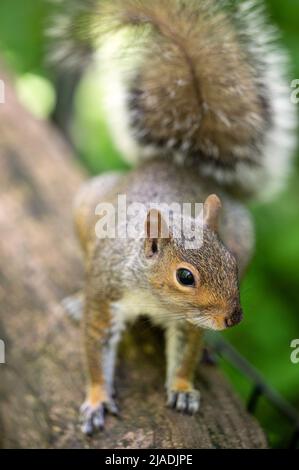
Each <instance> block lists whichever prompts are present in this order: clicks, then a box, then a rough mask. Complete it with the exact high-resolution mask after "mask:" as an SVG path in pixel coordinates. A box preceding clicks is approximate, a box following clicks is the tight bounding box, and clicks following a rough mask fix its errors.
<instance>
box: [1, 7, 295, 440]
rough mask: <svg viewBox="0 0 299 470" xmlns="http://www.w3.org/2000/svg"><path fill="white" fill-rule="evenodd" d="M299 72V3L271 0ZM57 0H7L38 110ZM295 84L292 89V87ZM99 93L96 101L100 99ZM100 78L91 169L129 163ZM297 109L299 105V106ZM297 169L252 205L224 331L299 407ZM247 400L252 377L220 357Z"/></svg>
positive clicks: (274, 433) (44, 99) (86, 114)
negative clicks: (244, 271) (236, 307)
mask: <svg viewBox="0 0 299 470" xmlns="http://www.w3.org/2000/svg"><path fill="white" fill-rule="evenodd" d="M267 4H268V7H269V12H270V14H271V16H272V18H273V21H274V22H276V23H278V24H279V25H280V27H281V30H282V34H283V41H284V42H285V44H286V46H287V47H288V49H289V50H290V52H291V54H292V58H293V65H294V69H293V72H292V75H291V76H290V83H291V81H292V80H293V79H295V78H299V2H296V1H294V0H284V1H283V2H282V1H281V0H268V1H267ZM51 9H52V6H50V5H49V3H48V2H47V1H46V0H1V2H0V53H1V56H2V57H4V59H5V61H6V63H8V65H9V66H10V68H11V69H12V70H13V71H14V72H15V75H16V86H17V89H18V92H19V96H20V98H21V99H22V101H23V102H24V103H25V104H26V105H27V106H28V107H29V108H30V109H31V110H32V111H33V112H34V113H35V114H36V115H37V116H38V117H41V118H47V117H49V116H50V114H51V112H52V110H53V108H54V105H55V99H56V98H55V88H54V86H53V80H52V77H51V73H50V72H49V70H48V69H47V68H46V67H45V66H44V56H45V51H46V47H45V46H46V44H45V40H44V34H43V30H44V24H45V23H46V22H47V19H48V17H49V14H50V12H51ZM290 90H291V89H290ZM96 97H97V101H95V99H96ZM100 101H101V97H98V91H97V89H96V84H95V77H94V76H92V75H87V76H86V77H85V78H84V80H83V81H82V83H81V85H80V87H79V89H78V92H77V94H76V101H75V122H74V126H73V135H74V138H75V141H76V145H77V149H78V155H79V157H80V159H81V161H82V162H83V164H84V165H85V166H86V167H87V168H88V170H89V171H90V172H91V173H96V172H99V171H103V170H106V169H109V168H119V167H124V166H125V165H124V163H123V162H122V159H121V156H120V155H119V154H118V152H117V150H116V149H115V148H114V146H113V143H112V142H111V139H110V137H109V133H108V130H107V127H106V123H105V117H104V116H103V113H102V112H101V111H100V109H101V103H100ZM298 108H299V105H298ZM298 182H299V179H298V158H297V161H296V169H294V174H293V177H292V179H291V181H290V183H289V185H288V188H287V189H286V191H285V192H284V193H283V194H282V195H280V197H279V198H278V199H277V200H276V201H274V202H273V203H271V204H268V205H259V206H253V207H252V211H253V214H254V217H255V221H256V232H257V252H256V253H257V254H256V256H255V259H254V261H253V263H252V265H251V268H250V270H249V272H248V275H247V277H246V280H245V282H244V283H243V288H242V297H243V305H244V310H245V313H246V316H245V320H244V322H243V323H242V325H240V326H239V327H237V328H235V329H232V330H231V331H229V332H228V333H225V336H226V337H228V338H229V339H230V341H231V342H232V343H233V344H234V346H235V347H236V348H237V349H238V350H239V351H240V352H241V353H242V354H243V355H244V356H245V357H246V358H247V359H248V360H249V361H250V362H251V363H252V364H254V365H255V366H256V367H257V368H258V369H259V370H260V371H261V372H262V373H263V375H264V376H265V378H266V380H267V381H268V383H269V384H271V385H272V386H273V387H275V388H276V389H277V390H278V391H279V392H280V393H281V394H282V395H283V396H284V397H285V398H286V399H287V400H289V401H290V402H291V403H292V404H293V405H294V406H295V407H297V409H298V410H299V393H298V390H299V364H298V365H294V364H292V363H291V360H290V354H291V348H290V344H291V341H292V340H293V339H295V338H299V312H298V305H299V204H298V202H299V185H298ZM221 365H222V367H223V369H224V370H225V372H226V373H227V374H228V375H229V377H230V379H231V380H232V382H233V384H234V386H235V388H236V390H237V391H238V392H239V393H240V394H241V395H242V397H243V398H244V400H246V399H247V397H248V396H249V393H250V390H251V387H250V384H249V382H248V381H247V380H246V379H244V377H242V376H241V375H240V374H239V373H238V372H236V371H235V370H234V369H233V368H232V367H230V366H228V365H227V364H226V363H224V362H223V363H221ZM257 416H258V418H259V420H260V422H261V424H262V426H263V427H264V429H265V430H266V431H267V434H268V436H269V439H270V442H271V444H272V445H273V446H276V447H277V446H282V445H285V444H286V442H287V439H288V438H289V437H290V434H291V432H292V428H291V427H290V426H289V424H288V422H287V421H286V420H285V419H283V418H282V417H281V415H280V414H279V413H277V412H276V411H275V410H274V409H273V407H271V406H269V405H268V404H267V403H266V402H265V401H264V400H262V401H261V403H260V405H259V407H258V410H257Z"/></svg>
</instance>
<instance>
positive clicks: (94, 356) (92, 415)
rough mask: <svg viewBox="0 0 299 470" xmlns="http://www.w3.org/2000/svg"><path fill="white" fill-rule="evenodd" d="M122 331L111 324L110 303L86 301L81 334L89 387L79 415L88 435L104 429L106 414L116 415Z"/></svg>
mask: <svg viewBox="0 0 299 470" xmlns="http://www.w3.org/2000/svg"><path fill="white" fill-rule="evenodd" d="M121 330H122V328H121V326H120V325H118V324H117V322H113V315H112V313H111V310H110V306H109V304H107V303H103V304H100V303H99V302H98V301H94V302H91V301H90V300H88V301H87V302H86V307H85V313H84V320H83V335H84V346H85V354H86V362H87V373H88V379H89V384H88V390H87V397H86V401H85V402H84V403H83V405H82V407H81V415H82V421H83V424H82V431H83V432H84V433H85V434H88V435H90V434H92V433H93V432H94V431H96V430H98V429H103V428H104V415H105V411H108V412H110V413H112V414H114V415H116V414H118V409H117V406H116V404H115V402H114V400H113V394H114V388H113V387H114V383H113V382H114V369H115V360H116V354H117V345H118V343H119V340H120V336H121Z"/></svg>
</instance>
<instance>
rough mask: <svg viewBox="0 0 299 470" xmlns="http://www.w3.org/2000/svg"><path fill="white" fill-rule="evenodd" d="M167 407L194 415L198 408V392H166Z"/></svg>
mask: <svg viewBox="0 0 299 470" xmlns="http://www.w3.org/2000/svg"><path fill="white" fill-rule="evenodd" d="M167 406H169V407H170V408H173V409H175V410H177V411H181V412H183V413H187V414H190V415H194V414H195V413H197V412H198V410H199V407H200V392H199V391H198V390H194V389H192V390H189V391H180V390H170V391H169V392H168V398H167Z"/></svg>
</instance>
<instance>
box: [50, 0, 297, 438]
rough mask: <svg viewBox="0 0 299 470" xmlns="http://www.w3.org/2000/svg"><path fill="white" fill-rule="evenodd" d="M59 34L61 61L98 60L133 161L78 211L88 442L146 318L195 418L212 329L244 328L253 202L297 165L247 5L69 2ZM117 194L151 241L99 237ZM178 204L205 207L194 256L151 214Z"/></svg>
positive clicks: (254, 11) (278, 69) (258, 8)
mask: <svg viewBox="0 0 299 470" xmlns="http://www.w3.org/2000/svg"><path fill="white" fill-rule="evenodd" d="M55 34H57V35H58V36H59V37H63V38H64V43H63V47H60V48H59V51H58V53H59V54H61V53H63V55H64V57H66V59H67V58H72V62H73V63H76V64H79V65H82V66H85V65H86V63H87V62H88V61H89V60H90V58H91V57H93V58H94V63H98V64H99V69H97V70H98V71H99V75H98V76H99V82H101V86H102V87H104V90H105V94H106V96H107V104H108V106H109V121H110V124H111V130H112V135H113V138H114V140H115V142H116V143H117V144H118V145H119V147H120V150H121V151H122V153H123V155H124V157H127V158H128V159H129V160H130V161H131V162H135V163H136V164H137V167H136V168H135V169H134V170H132V171H130V172H129V173H126V174H121V173H107V174H104V175H101V176H98V177H95V178H94V179H92V180H91V181H89V182H87V183H86V184H85V185H84V186H83V188H82V189H81V190H80V191H79V194H78V196H77V198H76V202H75V210H74V218H75V225H76V231H77V234H78V238H79V240H80V243H81V246H82V249H83V253H84V259H85V267H86V280H85V289H84V294H83V297H82V296H80V297H77V298H76V299H72V300H68V301H67V303H66V304H67V305H68V307H69V309H70V310H73V311H74V312H77V313H78V312H79V315H78V316H79V317H80V316H81V311H83V319H82V322H83V330H82V331H83V337H84V347H85V356H86V366H87V367H86V368H87V375H88V389H87V397H86V401H85V402H84V404H83V405H82V408H81V416H82V430H83V432H84V433H86V434H92V433H93V432H94V431H96V430H98V429H102V428H104V424H105V413H106V412H111V413H113V414H116V413H117V411H118V409H117V406H116V403H115V400H114V369H115V361H116V355H117V345H118V343H119V341H120V339H121V334H122V332H123V330H124V328H125V325H126V323H127V321H130V320H135V319H136V318H138V317H139V316H140V315H147V316H149V317H150V319H151V321H152V322H153V323H155V324H158V325H160V326H161V327H162V328H163V329H164V330H165V339H166V361H167V373H166V392H167V404H168V406H170V407H172V408H174V409H176V410H178V411H181V412H186V413H190V414H193V413H196V412H197V411H198V409H199V406H200V393H199V391H198V390H196V389H195V386H194V375H195V371H196V368H197V364H198V361H199V359H200V356H201V352H202V349H203V331H204V329H206V328H210V329H213V330H223V329H226V328H229V327H232V326H234V325H237V324H238V323H239V322H240V321H241V319H242V308H241V302H240V288H239V284H240V280H241V279H242V276H243V274H244V272H245V270H246V267H247V265H248V263H249V261H250V259H251V257H252V253H253V250H254V245H255V240H254V227H253V223H252V219H251V216H250V213H249V211H248V210H247V208H246V207H245V205H244V202H245V201H247V200H249V199H252V198H265V197H268V195H269V194H271V195H273V193H275V192H277V191H278V190H279V189H280V188H281V187H282V185H283V183H284V181H285V180H286V177H287V176H288V173H289V169H290V167H291V156H292V151H293V149H294V147H295V138H294V132H293V131H294V129H295V125H296V119H295V115H294V111H293V109H292V105H291V102H290V97H289V88H288V85H287V82H286V81H285V78H284V72H285V70H286V64H287V56H286V54H285V53H284V52H282V51H281V49H279V48H278V46H277V44H276V36H277V31H276V28H274V27H273V26H269V24H268V22H267V18H266V15H265V12H264V10H263V5H262V4H261V2H254V1H252V0H245V1H243V2H241V3H240V2H237V1H234V0H221V1H215V0H188V1H187V0H113V1H108V0H85V1H83V2H82V1H81V2H78V6H77V7H76V8H75V5H74V3H72V11H70V12H69V14H68V15H65V16H64V17H63V18H61V20H60V21H58V22H57V27H56V30H55ZM76 54H77V55H76ZM120 195H125V196H126V201H127V204H136V203H138V204H142V205H143V206H144V207H145V212H144V213H142V215H139V219H138V222H139V223H140V224H141V225H142V226H143V229H144V231H143V236H142V237H136V238H132V237H131V238H130V237H119V236H115V237H114V238H113V237H106V238H105V237H104V238H103V237H98V236H97V233H96V230H95V228H96V225H97V221H98V220H99V217H98V216H97V214H96V213H97V212H98V211H97V210H96V208H97V207H98V205H99V204H100V203H106V204H107V203H109V204H111V205H112V206H113V207H116V206H117V203H118V197H119V196H120ZM173 202H176V203H178V204H180V205H183V204H184V203H192V204H195V203H198V202H201V203H203V210H202V212H201V216H194V215H192V216H191V219H192V224H193V226H196V227H198V228H199V229H200V230H201V231H202V243H201V245H200V246H198V247H196V248H193V249H190V248H186V245H185V243H184V241H185V240H184V237H183V238H181V237H177V236H176V234H174V233H173V231H172V228H171V227H170V226H169V220H167V216H169V213H168V214H167V213H165V211H163V210H160V209H159V208H158V209H157V208H154V207H153V205H156V204H158V205H159V204H162V205H163V204H164V205H165V204H166V205H167V206H169V205H171V204H172V203H173ZM101 216H102V217H103V213H102V214H101ZM172 217H173V218H174V219H177V220H180V222H183V223H184V215H181V214H178V213H176V212H175V211H174V212H173V213H172ZM112 218H113V216H112V215H111V216H110V219H109V217H108V215H107V212H106V221H108V223H109V222H111V220H112ZM126 223H127V222H125V224H126ZM165 228H166V229H168V232H167V230H166V232H167V236H164V233H166V232H165ZM189 235H190V233H189ZM187 238H188V237H187Z"/></svg>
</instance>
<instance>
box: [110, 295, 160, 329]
mask: <svg viewBox="0 0 299 470" xmlns="http://www.w3.org/2000/svg"><path fill="white" fill-rule="evenodd" d="M112 308H113V311H114V315H115V318H116V319H117V318H118V319H119V320H120V321H122V322H132V321H135V320H136V319H137V318H138V317H140V316H143V315H145V316H147V317H149V318H150V319H151V321H152V322H153V323H154V324H158V325H161V326H166V324H167V323H168V320H167V312H165V310H163V306H162V305H161V303H160V302H159V299H157V298H156V297H155V296H153V295H151V294H150V293H149V292H146V291H142V290H136V291H132V292H128V293H126V294H125V295H124V297H123V298H122V299H121V300H120V301H118V302H114V303H113V305H112Z"/></svg>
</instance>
